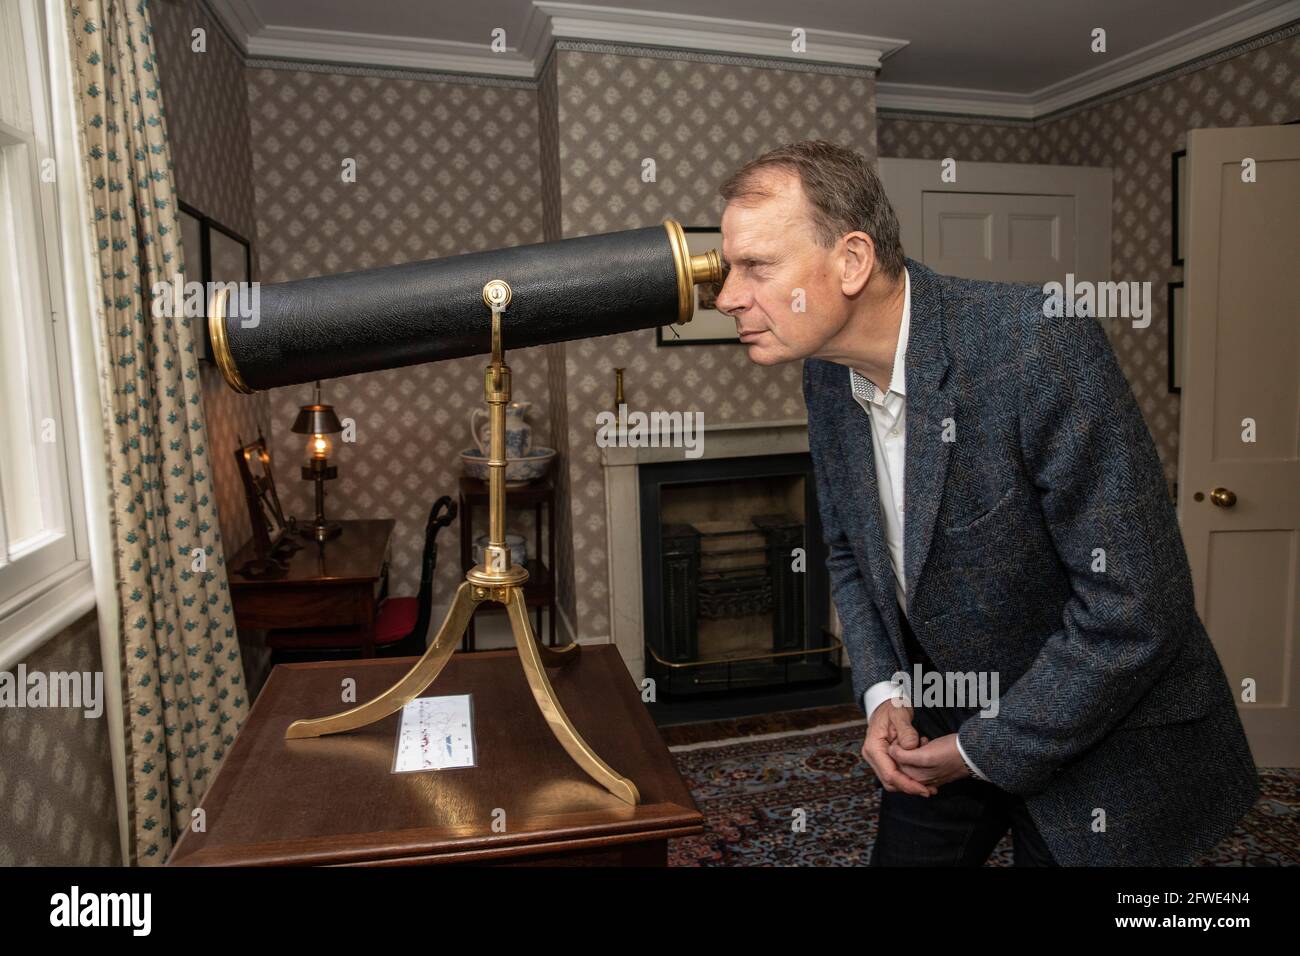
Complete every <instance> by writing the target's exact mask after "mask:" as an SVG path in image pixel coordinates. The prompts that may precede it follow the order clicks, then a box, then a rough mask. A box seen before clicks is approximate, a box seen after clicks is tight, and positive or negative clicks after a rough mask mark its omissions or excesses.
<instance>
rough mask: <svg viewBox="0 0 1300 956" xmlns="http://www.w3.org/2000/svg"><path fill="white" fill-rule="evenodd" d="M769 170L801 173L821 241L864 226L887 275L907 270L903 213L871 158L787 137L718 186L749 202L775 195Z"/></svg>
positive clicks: (724, 193) (823, 143)
mask: <svg viewBox="0 0 1300 956" xmlns="http://www.w3.org/2000/svg"><path fill="white" fill-rule="evenodd" d="M768 170H785V171H787V172H791V173H794V174H795V175H797V176H798V177H799V180H800V182H802V183H803V191H804V195H806V196H807V197H808V203H809V205H810V206H811V208H812V224H813V233H814V235H815V236H816V238H817V242H818V244H819V245H821V246H823V247H825V248H827V249H829V248H831V247H832V246H834V245H835V243H836V242H838V241H839V240H840V238H841V237H842V236H843V235H844V234H845V233H847V232H858V231H861V232H865V233H866V234H867V235H869V236H870V237H871V238H872V241H874V242H875V244H876V258H877V259H878V260H879V262H880V267H881V269H882V270H883V271H884V273H885V275H887V276H889V277H890V278H891V279H896V278H898V276H899V275H901V274H902V271H903V244H902V242H901V241H900V239H899V237H898V217H897V216H895V215H894V207H893V206H891V205H890V204H889V199H888V198H887V197H886V196H885V188H884V186H882V185H881V183H880V177H879V176H877V175H876V171H875V170H874V169H872V168H871V164H870V163H868V162H867V161H866V159H864V158H863V157H862V156H860V155H858V154H857V153H855V152H853V150H851V149H846V148H845V147H843V146H838V145H836V144H835V143H829V142H827V141H826V140H824V139H814V140H804V141H803V142H802V143H787V144H786V145H784V146H778V147H777V148H776V149H772V150H769V151H768V152H766V153H764V154H763V155H762V156H759V157H758V158H757V159H754V160H751V161H750V162H748V163H746V164H745V165H744V166H742V167H741V168H740V169H738V170H736V172H734V173H733V174H732V175H731V178H730V179H728V180H727V181H726V182H725V183H723V184H722V186H721V188H720V189H719V192H721V193H722V198H723V199H725V200H726V201H727V202H733V201H736V202H740V203H744V202H746V201H748V200H753V199H765V198H767V197H769V196H771V195H772V193H771V191H770V190H768V189H766V188H765V186H764V182H763V178H764V177H763V176H762V175H760V174H761V173H764V172H766V171H768Z"/></svg>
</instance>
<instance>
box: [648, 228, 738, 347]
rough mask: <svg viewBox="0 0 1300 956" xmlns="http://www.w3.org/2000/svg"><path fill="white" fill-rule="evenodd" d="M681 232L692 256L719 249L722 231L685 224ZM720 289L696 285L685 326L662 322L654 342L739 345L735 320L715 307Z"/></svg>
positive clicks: (713, 286) (665, 343)
mask: <svg viewBox="0 0 1300 956" xmlns="http://www.w3.org/2000/svg"><path fill="white" fill-rule="evenodd" d="M684 231H685V233H686V235H687V239H686V244H687V245H688V246H690V247H691V254H692V255H699V254H700V253H701V252H705V251H707V250H709V249H718V250H721V249H722V233H721V231H719V230H718V229H716V228H714V227H712V226H687V227H686V228H685V230H684ZM721 291H722V289H721V287H720V286H717V285H707V286H705V285H697V286H695V316H694V318H692V319H691V321H689V322H687V323H686V324H685V325H663V326H660V327H659V328H657V329H655V345H662V346H668V345H739V344H740V336H739V335H737V334H736V320H735V319H733V318H732V317H731V316H729V315H727V314H726V313H723V312H719V311H718V310H717V308H715V305H716V303H717V299H718V293H719V292H721Z"/></svg>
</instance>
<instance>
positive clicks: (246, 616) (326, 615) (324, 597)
mask: <svg viewBox="0 0 1300 956" xmlns="http://www.w3.org/2000/svg"><path fill="white" fill-rule="evenodd" d="M370 587H371V585H370V584H368V583H367V584H362V585H359V586H357V585H345V586H340V587H329V588H322V587H282V588H248V589H244V590H240V591H236V592H235V593H234V594H233V600H234V605H235V618H236V620H237V622H238V624H239V626H240V627H247V628H258V629H269V628H277V627H339V626H346V625H353V626H360V625H362V624H365V623H367V622H365V621H362V620H360V619H359V618H360V611H359V608H360V606H361V605H362V601H360V600H358V591H359V592H360V594H362V595H364V594H365V592H366V590H367V589H369V588H370Z"/></svg>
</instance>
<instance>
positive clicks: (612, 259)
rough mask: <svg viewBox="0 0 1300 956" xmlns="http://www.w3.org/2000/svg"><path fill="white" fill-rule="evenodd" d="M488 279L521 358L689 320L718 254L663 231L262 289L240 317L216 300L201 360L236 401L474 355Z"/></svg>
mask: <svg viewBox="0 0 1300 956" xmlns="http://www.w3.org/2000/svg"><path fill="white" fill-rule="evenodd" d="M493 279H499V280H502V281H504V282H505V283H507V284H508V285H509V286H510V289H511V296H512V298H511V304H510V310H509V314H508V315H507V317H506V321H505V322H504V323H503V324H502V328H501V335H502V347H503V348H526V347H528V346H533V345H544V344H546V343H548V342H565V341H570V340H573V339H585V338H591V337H593V336H599V335H612V334H614V333H616V332H631V331H634V330H636V329H644V328H651V327H654V326H661V325H671V324H683V323H686V322H689V321H690V320H691V316H692V315H693V314H694V310H695V288H694V287H695V285H696V284H697V283H720V282H722V280H723V271H722V260H721V256H720V255H719V253H718V251H717V250H715V249H710V250H707V251H705V252H702V253H700V254H698V255H694V256H693V255H691V253H690V249H689V248H688V246H687V244H686V235H685V232H684V230H683V229H682V227H681V226H680V225H679V224H678V223H677V222H675V221H673V220H672V219H669V220H666V221H665V222H664V224H663V225H662V226H651V227H648V228H645V229H631V230H627V231H624V232H611V233H605V234H603V235H595V236H582V237H580V238H576V239H562V240H559V241H557V242H542V243H536V244H534V245H527V246H515V247H513V248H510V249H496V250H492V251H490V252H472V253H467V254H465V255H461V256H452V257H449V258H445V259H430V260H427V261H424V262H408V263H405V264H403V265H397V266H385V267H383V268H378V269H366V270H364V271H361V272H348V273H343V274H341V275H332V276H317V277H315V278H311V279H299V280H296V281H293V282H280V283H276V284H273V285H263V286H261V287H260V288H259V290H258V293H257V295H256V297H255V298H254V300H253V301H254V303H255V305H254V307H253V308H252V309H244V310H243V311H242V314H234V310H232V309H230V308H228V306H229V305H230V304H232V303H230V300H229V299H228V297H227V296H225V295H222V291H227V290H219V291H218V292H217V293H216V294H215V295H214V297H213V301H212V303H211V308H210V309H209V311H208V315H209V316H210V319H209V327H210V335H211V339H212V354H213V357H214V358H215V359H216V363H217V367H218V368H219V369H220V370H221V375H222V377H223V378H224V379H225V380H226V384H228V385H229V386H230V387H231V388H233V389H235V390H236V391H239V392H245V393H251V392H254V391H260V390H262V389H267V388H276V387H279V386H281V385H296V384H299V383H301V382H311V381H315V380H317V379H324V378H337V377H339V376H341V375H353V374H355V373H357V372H373V371H377V370H379V369H388V368H400V367H402V366H405V365H417V364H420V363H423V362H438V361H442V360H444V359H452V358H462V357H464V356H467V355H482V354H486V353H487V352H489V351H491V325H490V323H489V322H488V321H487V316H488V311H487V309H488V307H487V306H485V304H484V300H483V298H482V296H483V287H484V286H485V285H486V284H487V283H488V282H489V281H490V280H493ZM228 313H230V314H228Z"/></svg>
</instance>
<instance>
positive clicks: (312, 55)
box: [204, 0, 1300, 122]
mask: <svg viewBox="0 0 1300 956" xmlns="http://www.w3.org/2000/svg"><path fill="white" fill-rule="evenodd" d="M204 2H206V3H207V4H208V5H209V6H210V7H211V8H212V10H213V12H214V13H215V14H216V15H217V17H218V18H219V19H220V20H221V23H222V25H223V26H224V27H225V29H226V30H227V31H228V32H229V33H230V34H231V35H232V36H233V38H234V39H235V41H236V42H237V43H238V44H239V45H240V47H241V48H242V49H243V51H244V53H245V54H246V55H248V56H250V57H258V58H267V59H279V60H297V61H302V62H309V63H318V64H341V65H350V66H374V67H392V68H398V69H407V70H421V71H430V72H440V73H450V74H467V75H472V76H482V77H502V78H511V79H521V78H525V79H532V78H535V77H536V76H537V74H538V73H539V71H540V70H541V67H542V64H543V63H544V62H545V60H546V57H547V56H548V55H549V53H550V51H551V48H552V47H553V46H554V44H555V43H556V41H562V40H575V41H590V42H597V43H614V44H618V45H620V46H632V47H636V46H641V47H661V48H666V49H677V50H686V51H694V52H701V53H714V54H727V55H740V56H753V57H759V58H762V59H764V60H787V61H792V62H799V63H815V64H824V65H835V66H846V67H858V68H863V69H879V68H880V66H881V64H882V62H883V61H885V60H886V59H887V58H888V57H889V56H890V55H891V54H893V53H896V52H897V51H899V50H901V49H902V48H903V47H905V46H906V45H907V44H908V42H909V41H907V40H897V39H891V38H886V37H873V36H868V35H865V34H856V33H840V32H836V31H832V30H808V31H807V33H806V36H805V40H806V50H805V51H804V52H803V53H800V54H796V53H794V52H793V51H792V50H791V38H792V37H791V29H792V28H790V27H785V26H780V25H778V24H771V23H750V22H747V21H741V20H727V19H721V18H718V17H702V16H695V15H690V14H672V13H659V12H653V11H648V10H622V9H613V8H610V7H599V6H591V5H587V4H577V3H560V2H552V0H533V8H532V12H531V13H530V14H529V17H528V20H527V22H526V23H525V25H524V29H523V32H522V35H521V36H518V37H507V49H506V50H505V51H504V52H501V53H493V52H492V51H491V49H490V48H489V46H488V43H487V39H486V38H485V40H484V42H483V43H482V44H478V43H461V42H453V41H446V40H432V39H418V38H413V37H397V36H388V35H381V34H368V33H351V32H342V31H332V30H312V29H303V28H298V27H277V26H271V25H268V24H267V23H265V22H264V21H263V20H262V18H261V17H260V16H259V15H258V13H257V10H256V8H255V6H254V3H253V0H204ZM1296 20H1300V0H1253V2H1251V3H1248V4H1246V5H1244V6H1242V7H1239V8H1237V9H1235V10H1232V11H1229V12H1228V13H1225V14H1222V15H1220V16H1218V17H1215V18H1213V19H1211V20H1207V21H1206V22H1204V23H1201V24H1198V25H1196V26H1194V27H1191V28H1189V29H1187V30H1183V31H1181V32H1180V33H1177V34H1174V35H1173V36H1170V37H1167V38H1165V39H1164V40H1161V41H1159V42H1158V43H1154V44H1151V45H1150V46H1147V47H1144V48H1143V49H1141V50H1136V51H1134V52H1133V53H1129V54H1126V55H1125V56H1121V57H1115V58H1114V59H1109V60H1107V61H1105V62H1104V63H1101V64H1099V65H1098V66H1096V67H1093V68H1091V69H1089V70H1086V71H1084V72H1082V73H1078V74H1076V75H1074V76H1071V77H1068V78H1067V79H1065V80H1061V81H1059V82H1057V83H1053V84H1051V85H1049V86H1045V87H1043V88H1042V89H1039V90H1035V91H1033V92H1031V93H1006V92H1000V91H996V90H972V89H968V88H964V87H953V86H931V85H924V84H912V83H890V82H888V81H887V80H878V81H877V83H876V108H877V109H878V110H884V111H887V112H900V113H913V114H916V113H934V114H941V115H946V116H954V117H960V116H979V117H992V118H1005V119H1008V120H1016V121H1021V122H1032V121H1034V120H1036V119H1039V118H1042V117H1045V116H1049V115H1053V114H1055V113H1059V112H1061V111H1062V110H1065V109H1068V108H1070V107H1072V106H1075V105H1078V104H1080V103H1084V102H1087V101H1090V100H1093V99H1096V98H1098V97H1101V96H1104V95H1105V94H1107V93H1110V92H1113V91H1115V90H1119V89H1122V88H1125V87H1128V86H1131V85H1134V84H1136V83H1140V82H1141V81H1142V80H1144V79H1147V78H1150V77H1154V76H1157V75H1160V74H1162V73H1165V72H1168V71H1170V70H1172V69H1175V68H1177V67H1179V66H1182V65H1184V64H1187V63H1189V62H1192V61H1194V60H1197V59H1198V58H1201V57H1205V56H1208V55H1210V54H1213V53H1215V52H1217V51H1219V50H1223V49H1225V48H1227V47H1230V46H1232V45H1234V44H1238V43H1241V42H1244V41H1246V40H1249V39H1251V38H1253V37H1256V36H1259V35H1261V34H1264V33H1267V32H1269V31H1270V30H1275V29H1277V28H1279V27H1283V26H1286V25H1287V24H1289V23H1292V22H1295V21H1296ZM515 40H518V42H517V43H516V42H514V41H515Z"/></svg>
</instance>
